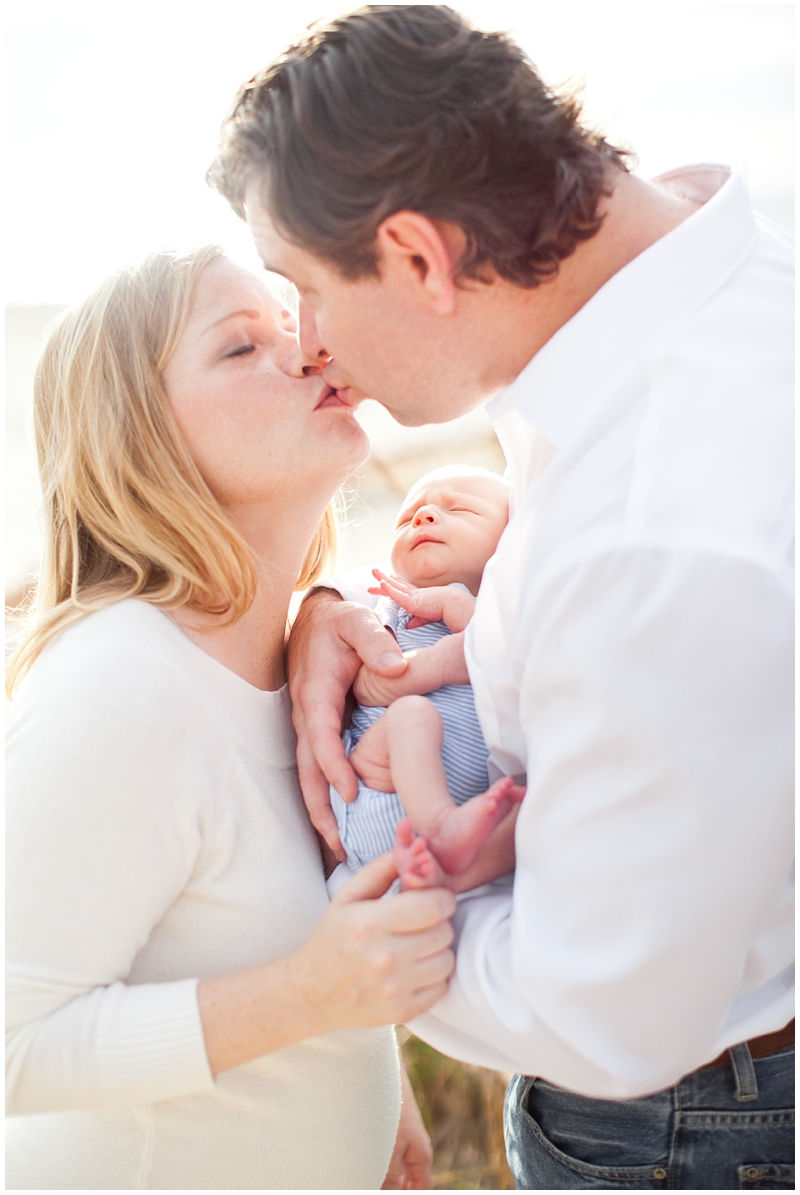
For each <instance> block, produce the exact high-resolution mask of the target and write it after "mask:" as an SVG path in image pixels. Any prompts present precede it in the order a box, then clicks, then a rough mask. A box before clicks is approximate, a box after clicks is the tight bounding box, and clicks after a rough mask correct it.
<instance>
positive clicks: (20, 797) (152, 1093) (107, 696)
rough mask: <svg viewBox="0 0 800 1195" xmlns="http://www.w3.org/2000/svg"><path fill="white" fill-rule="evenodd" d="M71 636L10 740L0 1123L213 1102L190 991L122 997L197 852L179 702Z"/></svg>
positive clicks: (30, 684) (136, 664)
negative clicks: (1, 1118) (9, 1117)
mask: <svg viewBox="0 0 800 1195" xmlns="http://www.w3.org/2000/svg"><path fill="white" fill-rule="evenodd" d="M69 635H70V632H67V633H65V635H64V636H63V637H62V638H63V642H59V641H56V643H54V644H53V645H52V646H51V647H50V648H48V649H47V651H46V652H45V653H44V655H43V656H42V657H40V659H39V660H38V661H37V663H36V665H35V666H34V669H33V671H32V672H31V674H30V675H29V676H28V678H27V679H26V681H25V682H24V683H23V686H22V687H21V689H20V692H19V694H18V696H17V697H16V699H15V701H14V703H13V707H12V709H13V712H12V717H11V719H10V724H9V735H8V757H7V758H8V770H7V798H8V827H7V843H8V903H7V985H8V986H7V994H8V1004H7V1022H6V1024H7V1034H6V1043H7V1070H6V1075H7V1078H6V1095H7V1111H8V1112H9V1113H11V1114H20V1113H37V1112H47V1111H61V1110H68V1109H88V1108H109V1107H114V1106H121V1105H129V1104H135V1103H141V1102H149V1101H154V1100H162V1099H168V1098H172V1097H175V1096H182V1095H189V1094H192V1093H197V1092H202V1091H205V1090H208V1089H210V1088H212V1087H213V1078H212V1075H211V1071H210V1069H209V1065H208V1061H207V1057H206V1052H205V1044H204V1038H203V1030H202V1024H201V1020H200V1014H199V1009H198V1004H197V992H196V989H197V980H196V979H194V978H191V977H189V978H186V979H182V980H180V981H177V982H165V983H153V984H142V985H128V984H126V983H125V978H126V976H127V975H128V974H129V972H130V969H131V965H132V963H133V960H134V958H135V956H136V955H137V953H138V951H139V950H140V949H141V948H142V947H143V946H144V944H145V943H146V941H147V939H148V936H149V934H150V932H151V930H152V929H153V927H154V926H155V925H156V924H158V922H159V921H160V920H161V918H162V917H163V916H164V914H165V912H166V911H167V909H168V908H169V907H170V905H171V904H172V903H173V902H174V901H175V899H176V898H177V896H178V895H179V894H180V892H181V891H182V890H183V888H184V886H185V884H186V881H187V879H188V878H189V876H190V875H191V871H192V867H193V864H194V861H195V858H196V856H197V852H198V849H199V843H200V830H199V826H200V804H201V800H202V791H203V785H202V782H200V780H199V773H201V771H202V761H199V762H200V769H199V771H198V767H197V765H196V764H195V765H192V762H191V760H190V758H189V756H188V754H187V747H188V748H189V754H190V753H191V745H192V743H193V742H195V743H196V742H197V741H199V740H198V734H199V731H198V732H196V733H195V734H194V735H192V734H191V733H190V731H189V728H188V726H187V715H186V713H185V712H182V711H184V710H185V707H186V704H187V694H186V693H185V692H184V691H183V690H182V689H181V688H180V687H179V685H178V682H177V681H176V680H173V679H172V677H171V675H170V673H169V671H168V669H167V668H165V667H163V666H161V665H160V664H159V662H158V661H157V660H152V659H148V658H147V655H146V653H142V652H141V651H136V650H134V649H133V648H130V649H128V650H127V651H124V650H120V651H116V652H111V653H109V650H108V645H107V644H93V643H90V642H89V641H88V637H85V638H84V639H83V640H82V641H81V648H80V650H79V651H78V649H77V648H75V646H74V644H73V643H72V642H71V641H70V640H69Z"/></svg>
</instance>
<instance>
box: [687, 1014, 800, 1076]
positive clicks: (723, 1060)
mask: <svg viewBox="0 0 800 1195" xmlns="http://www.w3.org/2000/svg"><path fill="white" fill-rule="evenodd" d="M745 1045H746V1046H747V1048H748V1049H749V1050H750V1057H751V1058H766V1057H767V1056H768V1055H769V1054H777V1053H778V1050H785V1049H786V1047H787V1046H793V1045H794V1017H792V1019H791V1021H790V1022H789V1024H788V1025H784V1027H783V1029H776V1031H775V1032H774V1033H764V1034H762V1036H761V1037H751V1038H750V1041H748V1042H745ZM730 1061H731V1060H730V1055H729V1054H728V1051H727V1050H723V1051H722V1053H721V1054H718V1055H717V1057H716V1058H712V1060H711V1062H706V1063H705V1065H704V1066H698V1068H697V1070H698V1071H707V1070H710V1069H711V1067H712V1066H730ZM695 1073H697V1072H695Z"/></svg>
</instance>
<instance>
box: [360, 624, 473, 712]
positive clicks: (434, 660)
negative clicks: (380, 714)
mask: <svg viewBox="0 0 800 1195" xmlns="http://www.w3.org/2000/svg"><path fill="white" fill-rule="evenodd" d="M405 659H406V661H407V664H408V667H407V668H406V670H405V672H403V673H401V674H400V675H397V676H389V677H387V676H386V674H385V673H384V674H382V675H381V674H379V673H377V672H375V671H373V670H372V669H371V668H370V667H369V666H368V665H367V664H364V665H363V666H362V668H361V669H360V670H359V672H358V675H357V676H356V679H355V681H354V682H353V695H354V697H355V699H356V701H357V702H358V703H359V705H391V704H392V702H393V701H396V700H397V698H398V697H407V696H408V695H409V694H411V693H416V694H418V695H420V696H423V697H424V696H425V694H426V693H432V692H433V691H434V689H441V687H442V685H468V684H469V673H468V672H467V664H466V661H465V659H464V634H463V631H462V633H461V634H460V635H445V637H444V638H443V639H440V640H439V641H438V643H434V644H432V645H431V646H430V647H423V648H420V650H419V651H410V652H407V654H406V656H405Z"/></svg>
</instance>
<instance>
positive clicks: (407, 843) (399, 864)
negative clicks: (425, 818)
mask: <svg viewBox="0 0 800 1195" xmlns="http://www.w3.org/2000/svg"><path fill="white" fill-rule="evenodd" d="M392 855H393V858H394V865H395V867H396V868H397V873H398V875H399V876H400V887H401V889H402V890H403V891H404V892H405V891H407V890H408V889H409V888H446V887H447V876H446V875H445V873H444V872H443V871H442V869H441V867H440V866H439V864H438V862H437V860H436V859H435V858H434V857H433V855H432V854H431V852H430V851H429V850H428V844H427V843H426V841H425V839H424V838H417V837H415V835H414V830H413V828H412V826H411V822H410V821H409V820H408V818H407V817H404V818H401V820H400V821H399V822H398V823H397V830H396V833H395V843H394V849H393V851H392Z"/></svg>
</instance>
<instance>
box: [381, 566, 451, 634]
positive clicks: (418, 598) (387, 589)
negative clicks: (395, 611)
mask: <svg viewBox="0 0 800 1195" xmlns="http://www.w3.org/2000/svg"><path fill="white" fill-rule="evenodd" d="M372 575H373V577H375V579H376V580H377V581H378V585H376V586H373V587H372V588H371V589H370V590H369V592H370V593H375V594H379V595H383V596H384V597H389V598H392V600H393V601H395V602H397V604H398V606H402V607H403V609H404V610H408V612H409V614H413V615H414V617H413V618H412V619H411V621H410V622H409V624H408V626H409V630H413V629H414V627H421V626H424V625H425V623H427V622H444V623H445V624H446V626H447V628H448V630H451V631H452V632H453V633H454V634H458V633H459V631H463V630H464V628H465V627H466V625H467V623H468V622H469V620H470V619H471V618H472V615H473V612H474V610H475V598H474V597H473V596H472V594H471V593H467V592H466V591H465V590H463V589H456V588H454V586H452V585H431V586H430V587H429V588H427V589H419V588H417V586H416V585H411V584H410V582H408V581H403V580H402V578H400V577H387V575H386V573H382V572H381V570H380V569H379V568H374V569H373V570H372Z"/></svg>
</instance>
